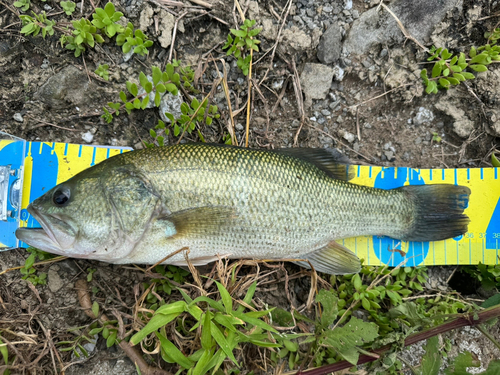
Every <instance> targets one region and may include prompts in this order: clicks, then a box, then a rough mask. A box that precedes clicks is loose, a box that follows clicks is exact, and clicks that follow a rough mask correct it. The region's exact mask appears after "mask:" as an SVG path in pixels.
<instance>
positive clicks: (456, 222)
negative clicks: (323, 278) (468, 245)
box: [399, 185, 470, 241]
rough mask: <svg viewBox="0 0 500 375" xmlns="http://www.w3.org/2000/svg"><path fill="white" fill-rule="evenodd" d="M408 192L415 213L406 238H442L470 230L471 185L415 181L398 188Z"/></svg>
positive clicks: (409, 239)
mask: <svg viewBox="0 0 500 375" xmlns="http://www.w3.org/2000/svg"><path fill="white" fill-rule="evenodd" d="M399 189H400V190H401V191H404V192H405V193H406V194H408V197H409V198H410V199H411V200H412V201H413V204H414V207H415V216H414V219H413V220H412V222H411V225H410V228H409V229H408V232H407V233H406V235H405V236H404V238H401V239H402V240H404V241H439V240H444V239H446V238H451V237H457V236H460V235H461V234H464V233H466V232H467V225H468V224H469V221H470V220H469V217H468V216H467V215H464V214H463V211H464V209H466V208H467V206H468V204H469V195H470V189H469V188H468V187H465V186H456V185H414V186H404V187H401V188H399Z"/></svg>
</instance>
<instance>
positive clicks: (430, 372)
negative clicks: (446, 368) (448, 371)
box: [421, 336, 441, 375]
mask: <svg viewBox="0 0 500 375" xmlns="http://www.w3.org/2000/svg"><path fill="white" fill-rule="evenodd" d="M440 367H441V353H440V352H439V339H438V337H437V336H433V337H431V338H429V339H428V340H427V345H426V346H425V355H424V357H423V358H422V366H421V373H422V374H425V375H438V373H439V368H440Z"/></svg>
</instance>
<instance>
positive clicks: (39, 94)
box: [0, 0, 500, 374]
mask: <svg viewBox="0 0 500 375" xmlns="http://www.w3.org/2000/svg"><path fill="white" fill-rule="evenodd" d="M207 2H208V5H210V6H207V4H206V3H204V2H199V1H192V2H189V1H187V0H183V1H169V0H150V1H146V0H144V1H143V0H120V1H118V0H113V3H114V4H115V5H116V7H117V9H118V10H120V11H122V12H123V13H124V17H125V18H126V19H127V20H128V21H130V22H132V23H133V24H134V25H135V27H137V28H138V27H141V29H142V30H143V31H144V32H145V33H146V34H147V35H148V36H149V38H150V39H151V40H153V41H154V44H153V46H152V47H150V49H149V54H148V55H147V56H145V57H141V56H138V55H133V56H132V57H131V58H130V59H129V60H127V61H125V59H124V54H123V53H122V51H121V49H120V47H118V46H116V45H115V43H114V42H109V43H104V44H102V45H100V46H98V47H96V48H94V49H93V48H87V51H85V52H84V53H83V57H82V56H80V57H78V58H76V57H74V56H73V54H72V52H71V51H68V50H66V49H64V48H61V45H60V43H59V37H60V32H58V31H57V30H56V32H55V34H54V35H53V36H48V37H47V38H45V39H42V38H41V37H40V36H38V37H33V36H25V35H21V34H20V30H21V27H22V26H21V23H20V21H19V14H23V12H21V11H20V9H19V8H16V7H14V6H13V4H12V3H13V2H11V1H9V0H2V1H0V131H3V132H6V133H9V134H12V135H15V136H17V137H21V138H23V139H26V140H29V141H47V142H53V141H56V142H69V143H77V144H82V143H92V144H97V145H119V146H131V147H134V148H136V149H137V148H142V147H143V145H142V141H143V140H145V141H148V142H151V137H150V135H149V131H150V129H151V128H154V126H155V125H156V124H157V122H158V119H159V118H160V116H159V113H158V109H157V108H152V109H146V110H134V111H132V113H131V114H130V115H127V114H126V113H122V114H120V115H119V116H117V117H115V119H114V120H113V121H112V122H111V123H109V124H108V123H106V122H105V121H104V120H103V119H102V118H101V117H100V116H101V114H102V107H103V104H105V103H107V102H109V101H115V102H117V101H118V100H119V96H118V93H119V92H120V91H121V90H125V82H126V81H134V82H138V76H139V72H141V71H143V72H145V73H146V74H151V67H152V66H160V67H164V66H165V64H166V63H167V62H169V59H170V56H172V57H173V58H175V59H179V60H181V61H182V63H183V64H190V65H191V66H192V68H193V70H194V71H195V83H194V85H195V87H196V89H198V90H199V91H200V93H199V94H197V95H196V97H198V99H201V98H202V97H204V96H205V95H207V94H208V93H209V92H210V90H212V86H213V84H214V82H216V80H217V78H218V71H223V64H222V61H224V62H225V69H226V71H227V80H228V86H229V90H230V93H231V106H232V112H233V113H236V115H235V129H236V136H237V139H238V140H239V142H240V143H242V142H244V127H245V121H246V109H245V107H246V101H247V90H248V82H247V78H246V77H245V76H243V74H242V73H241V71H240V70H239V69H238V67H237V66H236V61H235V59H234V58H233V57H228V56H226V53H225V51H223V50H222V46H223V45H224V43H225V41H226V39H227V35H228V33H229V29H230V28H235V27H236V24H240V18H239V11H238V9H237V8H236V7H235V5H234V4H235V3H234V2H233V1H227V0H224V1H222V0H207ZM401 3H404V1H403V0H400V1H399V2H398V1H395V2H389V3H388V6H389V7H392V6H394V7H395V8H398V6H399V5H398V4H401ZM415 3H420V2H415ZM421 3H423V4H424V3H425V4H427V3H429V1H422V2H421ZM430 3H432V2H430ZM448 3H450V2H449V1H444V0H443V1H441V2H439V5H436V8H439V7H440V6H441V7H442V8H443V9H444V8H446V9H445V10H446V11H443V12H442V15H441V16H440V18H439V19H435V18H432V19H433V20H434V23H433V24H432V27H431V28H430V29H429V28H428V29H425V27H424V26H425V25H424V26H422V25H420V24H419V22H420V20H419V19H417V20H415V19H413V20H412V19H407V18H405V19H404V20H406V21H408V24H409V25H408V24H407V26H408V30H410V31H411V32H412V33H413V32H415V35H419V36H420V35H422V39H421V40H420V41H421V42H422V43H424V44H425V45H426V46H428V47H430V46H431V45H432V44H436V45H439V46H445V47H447V48H448V49H450V51H454V52H455V53H458V52H461V51H468V50H469V49H470V47H471V46H472V45H475V46H480V45H483V44H484V43H485V37H484V33H485V32H487V31H491V30H493V29H494V28H495V27H498V22H500V18H499V16H498V15H499V14H500V2H497V1H489V0H478V1H472V0H464V1H454V2H453V4H452V5H449V4H448ZM80 4H83V9H81V5H80ZM240 4H241V8H242V11H243V12H244V13H245V15H246V17H247V18H249V19H256V20H257V25H258V26H260V27H263V31H262V33H261V34H260V35H259V39H260V40H261V44H260V46H259V49H260V51H259V52H256V53H255V55H254V63H255V64H254V66H253V70H252V78H253V86H254V90H253V94H252V97H251V105H252V109H251V121H250V137H249V139H250V146H251V147H263V148H282V147H292V146H294V145H295V146H299V147H336V148H338V149H340V150H341V151H342V152H343V153H345V154H346V155H347V156H348V157H349V158H350V159H351V160H352V161H353V162H354V163H359V164H370V165H382V166H408V167H413V168H460V167H491V164H490V155H491V153H492V152H493V151H494V150H495V149H497V150H498V149H500V138H499V137H500V114H497V111H498V105H499V103H500V69H499V68H498V64H492V65H490V66H489V71H488V72H485V73H481V74H478V75H477V77H476V79H474V80H472V81H469V82H468V83H467V86H466V85H463V84H462V85H460V86H458V87H452V88H451V89H450V90H448V91H447V90H442V91H440V92H439V93H438V94H436V95H432V94H431V95H428V94H426V93H425V92H424V89H425V87H424V86H423V84H422V81H421V79H420V70H421V69H422V68H423V67H427V68H428V69H430V68H429V67H430V65H429V63H428V62H427V61H426V58H427V56H428V55H427V54H426V53H425V52H424V51H422V50H421V49H420V48H419V47H418V46H417V45H416V44H415V43H413V42H412V41H411V40H407V39H405V38H404V37H403V34H402V33H401V31H400V30H399V28H398V27H397V25H396V23H395V22H394V20H392V18H391V16H389V15H388V14H387V13H386V12H385V13H384V10H383V9H379V10H378V12H379V13H378V14H379V16H377V15H376V14H377V13H375V15H372V17H374V18H373V20H371V21H370V20H368V21H367V20H364V19H363V15H364V14H365V13H367V14H368V12H375V10H376V7H377V4H378V1H374V0H372V1H370V0H346V1H344V0H324V1H323V0H294V1H289V2H288V1H285V0H275V1H274V0H273V1H262V0H259V1H241V2H240ZM93 6H96V7H97V6H101V7H102V6H104V1H102V0H98V1H96V0H94V1H93V2H92V1H82V2H78V4H77V9H76V12H75V13H74V14H73V15H72V16H67V15H66V14H65V13H64V12H62V8H61V6H60V4H59V1H58V0H47V1H44V2H42V1H40V0H32V2H31V8H30V9H31V10H33V11H34V12H36V13H40V12H41V11H42V10H45V11H46V12H47V16H48V18H50V19H53V20H56V21H57V22H58V23H59V24H60V25H64V23H68V22H69V21H70V20H71V19H77V18H79V17H80V16H83V17H88V16H89V15H90V14H91V13H92V11H93V8H92V7H93ZM447 7H448V8H447ZM80 11H81V13H80ZM420 11H422V12H430V13H432V14H434V11H432V12H431V11H430V10H428V9H427V8H425V7H423V8H422V9H420ZM382 13H384V14H383V15H381V14H382ZM435 13H436V14H437V13H439V12H438V11H436V12H435ZM424 15H425V14H424ZM377 17H378V18H377ZM433 17H434V16H433ZM436 17H437V16H436ZM422 19H425V17H424V16H422ZM402 21H403V17H402ZM363 22H364V23H363ZM422 22H423V21H422ZM403 23H404V22H403ZM362 25H365V26H366V25H368V26H370V25H372V27H374V30H377V32H380V30H389V29H390V30H391V33H389V34H390V35H389V36H388V37H387V36H386V35H385V34H384V33H383V32H380V35H378V34H377V35H378V36H376V37H374V38H375V41H374V42H372V43H371V44H370V45H369V46H368V47H366V46H365V47H363V46H362V43H361V42H363V40H361V41H360V40H358V39H360V37H359V35H356V33H362V32H363V30H365V29H363V28H362ZM373 25H375V26H373ZM368 26H367V27H368ZM331 27H337V28H338V29H336V32H337V33H338V36H337V37H335V36H334V37H333V38H332V40H333V41H331V40H330V39H328V41H327V42H326V43H327V45H326V46H325V42H324V41H322V38H326V37H325V36H324V34H326V31H327V30H329V29H330V28H331ZM421 30H424V31H421ZM426 33H427V34H426ZM172 35H175V39H174V45H173V47H172V44H171V43H172V39H173V38H172ZM278 35H279V39H278ZM356 38H357V39H356ZM361 39H368V37H365V38H363V36H361ZM328 43H330V44H328ZM335 43H337V44H338V46H337V48H336V50H334V51H331V50H328V49H331V48H334V47H332V46H334V44H335ZM329 54H330V55H332V54H333V56H334V57H333V60H332V59H329V58H325V56H327V55H329ZM318 56H320V57H318ZM325 61H329V62H325ZM99 64H108V65H109V71H110V79H109V81H105V80H103V79H102V78H100V77H99V76H97V75H96V74H95V73H94V71H95V69H96V68H97V67H98V66H99ZM308 64H315V65H314V66H312V67H311V66H309V65H308ZM319 64H321V65H322V66H324V67H326V68H327V70H328V74H330V73H331V74H332V75H333V79H332V81H331V83H328V82H327V89H326V91H323V92H322V93H320V94H319V97H320V98H318V96H317V95H318V94H317V93H315V92H314V91H315V89H318V87H311V86H314V84H312V83H311V82H312V81H308V79H307V78H306V76H305V75H304V71H306V70H308V71H309V70H310V71H311V72H312V73H311V75H312V76H311V77H312V78H311V79H312V80H313V79H319V80H320V81H321V79H322V78H323V77H322V76H321V73H320V72H319V71H317V70H316V69H318V67H317V65H319ZM216 66H217V68H216ZM217 70H218V71H217ZM323 81H324V79H323ZM328 85H329V87H328ZM300 87H301V88H302V91H303V92H299V89H300ZM316 91H317V90H316ZM211 100H212V102H211V104H217V105H218V107H219V110H220V112H221V118H220V119H219V120H216V121H214V123H213V124H212V125H211V126H207V127H203V128H201V129H200V131H201V133H202V134H203V136H204V137H205V140H206V141H207V142H217V143H220V142H222V140H223V137H224V136H226V135H227V134H228V126H229V124H230V114H229V108H228V105H227V101H226V98H225V95H224V91H223V88H222V86H221V85H219V86H218V87H216V88H214V90H213V96H212V98H211ZM240 109H241V111H240ZM436 137H439V138H441V140H440V141H438V140H436ZM185 140H186V141H199V138H198V136H197V135H196V133H194V132H193V133H192V135H187V136H186V137H185ZM176 141H177V138H175V137H172V136H171V135H170V136H169V137H167V140H166V143H170V144H172V143H175V142H176ZM0 163H1V161H0ZM27 256H28V254H27V253H26V252H25V251H24V250H23V249H18V250H13V251H8V252H3V253H0V268H1V269H2V270H5V269H7V268H10V267H16V266H20V265H22V264H23V263H24V260H25V259H26V258H27ZM89 269H96V271H95V273H94V277H93V280H92V283H91V286H92V287H95V288H97V289H98V290H99V292H98V293H96V294H95V297H96V298H97V299H98V301H99V303H100V304H102V305H103V306H119V307H121V308H122V310H123V311H127V309H129V308H130V307H131V306H133V305H134V304H135V302H136V299H137V296H138V295H139V289H138V285H139V284H140V283H141V282H142V281H143V280H144V277H145V276H144V274H143V273H141V272H138V271H137V270H135V269H134V268H133V267H131V266H114V265H107V264H103V263H99V262H92V261H85V260H65V261H63V262H59V263H56V264H54V265H47V266H42V267H40V271H43V272H47V273H48V284H47V285H46V286H37V287H36V289H34V288H33V287H31V286H30V285H29V283H27V282H26V281H24V280H21V274H20V273H19V272H18V271H12V272H9V273H7V274H5V275H2V276H0V332H2V331H3V332H6V330H11V331H12V332H16V341H20V342H22V343H21V344H19V350H20V351H22V355H21V356H20V358H22V360H23V361H25V363H24V364H25V365H26V366H27V367H26V368H25V369H24V370H23V371H21V373H35V372H34V371H35V370H34V369H35V368H37V369H38V370H36V373H37V374H41V373H54V371H55V370H54V366H55V365H56V364H57V366H59V363H60V362H59V361H62V362H64V363H66V364H69V363H70V362H71V361H75V360H76V359H75V358H74V357H73V358H72V357H70V355H69V354H67V353H66V354H63V355H62V358H52V357H51V355H50V354H49V353H53V351H51V350H49V349H50V345H53V343H54V342H55V341H56V340H59V341H62V340H65V338H67V337H71V335H72V334H71V333H68V328H70V327H78V326H82V325H85V324H88V321H89V318H88V317H87V316H86V315H85V314H84V313H83V311H82V309H81V308H80V307H79V304H78V301H77V296H76V293H75V290H74V283H75V281H76V280H77V279H79V278H82V277H83V278H85V277H86V275H87V274H88V272H89V271H88V270H89ZM287 269H288V266H287ZM289 269H290V270H291V272H296V271H297V270H298V268H295V267H294V266H290V268H289ZM279 289H280V288H276V289H272V288H271V290H270V291H268V292H267V293H262V292H261V293H260V295H261V297H262V298H263V299H264V300H266V299H267V300H266V302H267V303H269V304H270V305H283V304H284V303H283V301H287V298H286V297H285V295H284V292H282V291H281V292H280V291H279ZM291 289H292V290H293V300H294V301H295V303H296V304H297V306H300V305H302V304H304V303H305V300H306V299H307V293H308V289H309V282H308V280H300V279H299V281H294V287H292V288H291ZM266 296H267V297H266ZM285 304H286V303H285ZM129 313H130V311H129ZM494 333H495V334H496V335H497V337H498V327H497V328H496V329H494ZM475 335H476V332H469V331H467V332H465V333H464V332H462V331H460V332H457V333H456V336H455V340H456V341H457V343H458V342H465V341H467V340H469V341H470V342H471V345H473V344H472V343H474V342H476V343H477V340H476V339H475V337H476V338H477V337H478V336H475ZM457 348H458V344H457ZM464 348H466V347H464ZM464 348H462V347H461V348H460V350H465V349H464ZM480 348H482V349H479V352H478V353H476V354H477V355H478V356H482V362H483V363H484V364H486V363H487V362H488V361H489V360H490V359H492V358H494V353H495V352H494V349H493V348H492V347H491V344H490V343H489V342H488V341H487V340H484V342H483V341H482V342H481V343H480ZM484 348H486V349H484ZM93 349H94V348H93ZM457 350H458V349H457ZM469 350H473V349H469ZM474 350H475V349H474ZM91 352H92V356H91V358H90V359H87V360H84V361H83V362H82V364H78V365H74V366H70V367H68V370H67V373H71V374H83V373H103V374H104V373H106V374H108V373H116V374H118V373H134V371H135V369H134V367H133V366H132V364H131V363H130V362H127V361H128V359H125V357H124V355H123V353H121V352H120V350H119V349H117V348H112V349H106V345H105V343H103V342H98V343H97V349H96V350H94V351H91ZM41 353H42V354H43V355H40V354H41ZM415 353H416V352H415ZM52 355H53V354H52ZM30 363H31V364H32V365H30V366H31V367H30V366H28V364H30Z"/></svg>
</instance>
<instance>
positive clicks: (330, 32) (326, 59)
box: [318, 24, 342, 64]
mask: <svg viewBox="0 0 500 375" xmlns="http://www.w3.org/2000/svg"><path fill="white" fill-rule="evenodd" d="M341 51H342V31H341V29H340V27H339V26H338V25H336V24H334V25H332V26H330V27H329V28H328V29H327V30H326V31H325V32H324V33H323V35H322V36H321V39H320V40H319V45H318V60H319V61H321V62H322V63H323V64H331V63H333V62H336V61H337V60H338V59H339V58H340V53H341Z"/></svg>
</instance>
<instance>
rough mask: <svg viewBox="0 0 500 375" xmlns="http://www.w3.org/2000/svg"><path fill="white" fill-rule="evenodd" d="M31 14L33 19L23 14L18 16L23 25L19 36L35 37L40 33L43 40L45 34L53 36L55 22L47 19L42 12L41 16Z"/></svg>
mask: <svg viewBox="0 0 500 375" xmlns="http://www.w3.org/2000/svg"><path fill="white" fill-rule="evenodd" d="M31 13H32V14H33V17H31V16H28V15H25V14H21V15H20V16H19V17H20V18H21V22H22V24H23V28H22V29H21V34H26V35H30V34H32V35H33V36H37V35H38V34H39V33H40V31H41V32H42V37H43V38H45V36H46V35H47V34H49V35H54V26H55V24H56V22H55V21H51V20H49V19H47V15H46V14H45V12H42V13H41V14H36V13H34V12H31Z"/></svg>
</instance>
